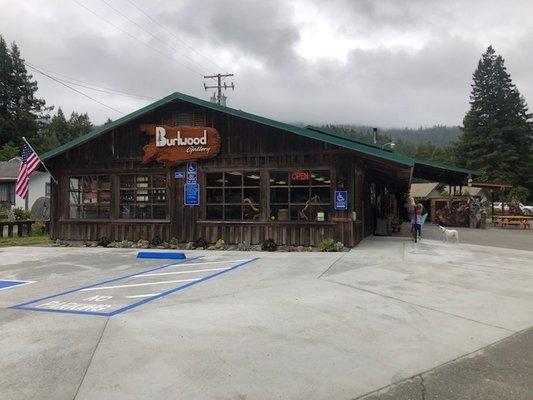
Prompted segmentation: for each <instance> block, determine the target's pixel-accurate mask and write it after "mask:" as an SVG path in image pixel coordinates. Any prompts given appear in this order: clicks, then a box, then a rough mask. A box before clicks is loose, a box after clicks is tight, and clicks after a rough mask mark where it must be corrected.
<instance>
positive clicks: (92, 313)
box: [10, 257, 259, 317]
mask: <svg viewBox="0 0 533 400" xmlns="http://www.w3.org/2000/svg"><path fill="white" fill-rule="evenodd" d="M198 258H201V257H195V258H191V259H189V260H188V261H190V260H194V259H198ZM258 259H259V257H255V258H251V259H249V260H245V261H243V262H240V263H239V264H236V265H234V266H232V267H230V268H228V269H225V270H223V271H219V272H216V273H214V274H211V275H208V276H205V277H203V278H201V279H199V280H197V281H194V282H189V283H187V284H185V285H181V286H178V287H176V288H173V289H170V290H167V291H165V292H162V293H159V294H157V295H154V296H152V297H148V298H146V299H143V300H141V301H138V302H136V303H132V304H129V305H127V306H125V307H122V308H119V309H117V310H115V311H112V312H109V313H104V312H98V311H77V310H59V309H45V308H37V307H27V305H28V304H34V303H37V302H39V301H42V300H47V299H50V298H53V297H59V296H62V295H65V294H69V293H73V292H77V291H81V290H82V289H87V288H91V287H94V286H98V285H102V284H104V283H109V282H115V281H118V280H121V279H126V278H130V277H133V276H139V275H142V274H145V273H148V272H151V271H156V270H159V269H162V268H167V267H170V266H173V265H180V264H181V263H179V262H177V263H172V264H168V265H163V266H161V267H157V268H152V269H149V270H146V271H144V272H142V273H135V274H130V275H126V276H123V277H119V278H114V279H109V280H107V281H104V282H99V283H97V284H93V285H88V286H84V287H81V288H77V289H73V290H68V291H66V292H62V293H59V294H55V295H52V296H47V297H43V298H40V299H37V300H32V301H29V302H26V303H22V304H18V305H16V306H12V307H10V308H15V309H19V310H30V311H41V312H55V313H62V314H77V315H93V316H101V317H112V316H114V315H118V314H121V313H123V312H125V311H128V310H130V309H132V308H136V307H139V306H141V305H143V304H145V303H148V302H150V301H154V300H157V299H159V298H162V297H165V296H168V295H170V294H172V293H175V292H177V291H180V290H184V289H186V288H188V287H190V286H193V285H196V284H199V283H201V282H205V281H207V280H209V279H213V278H215V277H217V276H219V275H222V274H225V273H227V272H229V271H233V270H235V269H237V268H239V267H241V266H243V265H245V264H249V263H251V262H253V261H256V260H258ZM184 261H185V260H184ZM227 262H228V263H231V260H228V261H227Z"/></svg>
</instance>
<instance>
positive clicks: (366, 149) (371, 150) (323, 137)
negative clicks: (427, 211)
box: [41, 92, 414, 167]
mask: <svg viewBox="0 0 533 400" xmlns="http://www.w3.org/2000/svg"><path fill="white" fill-rule="evenodd" d="M175 100H181V101H185V102H188V103H192V104H196V105H198V106H202V107H205V108H209V109H211V110H215V111H220V112H222V113H225V114H229V115H233V116H236V117H240V118H244V119H247V120H249V121H253V122H257V123H260V124H263V125H268V126H271V127H274V128H278V129H281V130H284V131H287V132H291V133H295V134H297V135H300V136H304V137H308V138H310V139H315V140H320V141H323V142H326V143H330V144H333V145H336V146H340V147H344V148H347V149H350V150H354V151H357V152H359V153H363V154H368V155H370V156H374V157H378V158H383V159H386V160H389V161H392V162H396V163H398V164H403V165H407V166H410V167H412V166H413V165H414V160H413V159H412V158H409V157H405V156H402V155H400V154H397V153H392V152H389V151H386V150H381V149H379V148H375V147H373V146H369V145H367V144H365V143H362V142H357V141H355V140H351V139H347V138H343V137H340V136H336V135H333V134H331V133H326V132H323V131H319V130H317V129H307V128H300V127H298V126H294V125H290V124H286V123H283V122H279V121H275V120H272V119H269V118H265V117H261V116H259V115H255V114H250V113H247V112H245V111H241V110H236V109H234V108H230V107H224V106H220V105H218V104H216V103H212V102H210V101H206V100H201V99H198V98H196V97H192V96H188V95H186V94H183V93H179V92H175V93H172V94H171V95H169V96H167V97H164V98H162V99H161V100H158V101H156V102H155V103H152V104H149V105H147V106H146V107H143V108H141V109H139V110H137V111H135V112H132V113H131V114H128V115H126V116H124V117H122V118H119V119H117V120H115V121H113V122H110V123H108V124H105V125H101V126H98V127H96V128H94V129H92V130H91V131H89V132H88V133H86V134H85V135H83V136H80V137H78V138H76V139H74V140H71V141H70V142H67V143H65V144H62V145H61V146H59V147H56V148H55V149H52V150H50V151H48V152H46V153H44V154H43V155H42V156H41V159H42V160H43V161H47V160H50V159H51V158H53V157H55V156H58V155H59V154H61V153H64V152H65V151H67V150H70V149H72V148H74V147H76V146H79V145H81V144H83V143H86V142H88V141H89V140H91V139H94V138H96V137H98V136H100V135H102V134H103V133H105V132H108V131H110V130H112V129H114V128H117V127H118V126H120V125H122V124H125V123H127V122H130V121H132V120H134V119H135V118H138V117H141V116H142V115H144V114H146V113H149V112H151V111H154V110H155V109H157V108H158V107H161V106H163V105H165V104H168V103H171V102H172V101H175Z"/></svg>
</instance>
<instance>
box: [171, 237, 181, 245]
mask: <svg viewBox="0 0 533 400" xmlns="http://www.w3.org/2000/svg"><path fill="white" fill-rule="evenodd" d="M169 243H170V244H171V245H172V246H177V245H178V244H180V242H179V241H178V239H176V238H175V237H173V238H171V239H170V242H169Z"/></svg>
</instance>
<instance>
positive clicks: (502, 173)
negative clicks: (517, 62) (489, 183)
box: [455, 46, 533, 186]
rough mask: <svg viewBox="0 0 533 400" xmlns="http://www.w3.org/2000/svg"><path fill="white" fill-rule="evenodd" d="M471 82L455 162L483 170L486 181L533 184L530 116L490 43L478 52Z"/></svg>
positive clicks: (500, 58) (532, 142)
mask: <svg viewBox="0 0 533 400" xmlns="http://www.w3.org/2000/svg"><path fill="white" fill-rule="evenodd" d="M473 81H474V82H473V84H472V93H471V96H470V110H469V111H468V112H467V114H466V116H465V117H464V120H463V125H464V127H463V128H462V130H463V133H462V135H461V136H460V137H459V140H458V141H457V143H456V146H455V150H456V153H457V158H458V161H459V162H461V163H463V164H464V165H467V166H468V167H470V168H473V169H478V170H481V171H482V172H483V176H484V177H485V178H486V179H488V180H504V181H508V182H511V183H512V184H513V185H528V186H531V185H532V183H533V182H532V181H531V179H532V176H531V175H532V170H533V158H532V154H531V153H532V151H533V125H532V121H531V114H529V113H528V107H527V104H526V102H525V100H524V98H523V97H522V96H521V95H520V93H519V91H518V89H517V88H516V86H515V85H514V84H513V82H512V80H511V76H510V75H509V73H508V72H507V70H506V68H505V65H504V59H503V58H502V57H501V56H500V55H497V54H496V52H495V51H494V49H493V48H492V46H489V48H488V49H487V51H486V52H485V53H484V54H483V55H482V57H481V60H480V61H479V63H478V67H477V69H476V71H475V72H474V74H473Z"/></svg>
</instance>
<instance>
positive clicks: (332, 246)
mask: <svg viewBox="0 0 533 400" xmlns="http://www.w3.org/2000/svg"><path fill="white" fill-rule="evenodd" d="M343 247H344V246H343V244H342V243H341V242H337V241H335V239H333V238H324V239H323V240H322V242H320V251H326V252H332V251H342V248H343Z"/></svg>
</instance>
